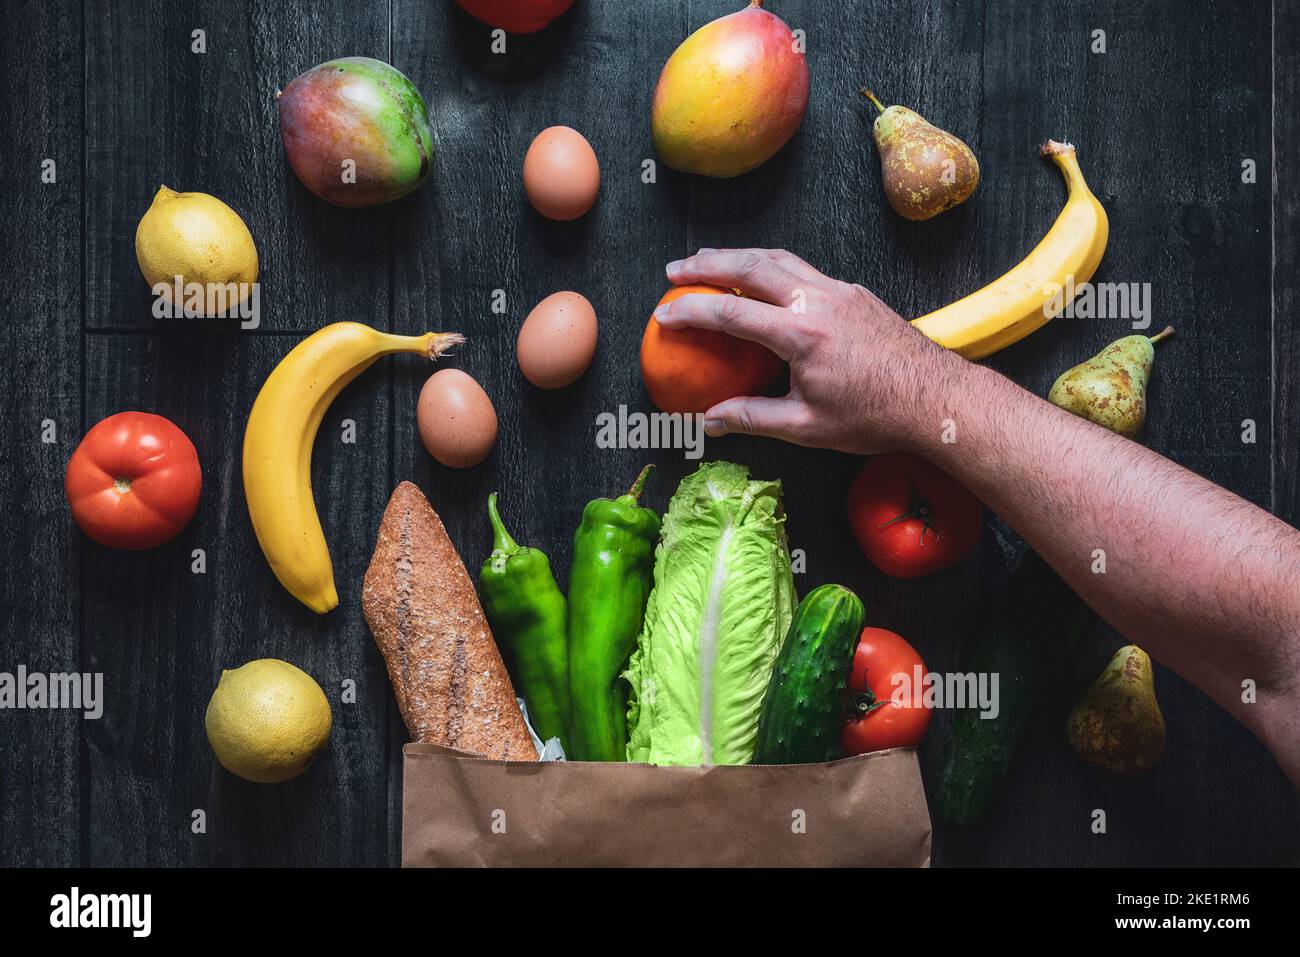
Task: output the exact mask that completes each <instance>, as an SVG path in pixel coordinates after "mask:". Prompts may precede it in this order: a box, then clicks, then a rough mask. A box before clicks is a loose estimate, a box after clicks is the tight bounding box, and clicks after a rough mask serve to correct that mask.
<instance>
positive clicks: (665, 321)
mask: <svg viewBox="0 0 1300 957" xmlns="http://www.w3.org/2000/svg"><path fill="white" fill-rule="evenodd" d="M655 319H657V320H658V322H659V324H660V325H661V326H663V327H664V328H665V329H677V328H681V327H683V326H689V327H690V328H693V329H712V330H715V331H717V332H725V333H727V335H730V336H735V337H736V338H738V339H748V340H750V341H751V342H757V343H759V344H760V345H764V346H767V348H769V349H771V350H772V351H773V352H775V353H776V354H777V355H778V356H779V357H780V358H781V359H782V360H784V361H786V362H789V361H790V357H791V356H792V355H794V349H795V345H796V343H795V338H796V337H795V332H794V329H793V324H792V323H791V322H790V321H789V320H790V319H791V314H790V313H789V312H787V311H786V310H784V309H778V308H777V307H776V306H773V305H770V304H769V303H766V302H759V301H758V300H757V299H742V298H740V297H739V296H732V295H721V296H719V295H714V294H712V293H690V294H688V295H685V296H682V297H681V298H680V299H674V300H673V301H672V302H666V303H664V304H663V305H661V306H659V308H657V309H656V310H655Z"/></svg>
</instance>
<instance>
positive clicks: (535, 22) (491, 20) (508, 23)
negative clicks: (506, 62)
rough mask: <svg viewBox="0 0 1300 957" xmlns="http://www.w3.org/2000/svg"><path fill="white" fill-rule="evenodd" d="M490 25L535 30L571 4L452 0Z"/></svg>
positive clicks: (534, 0)
mask: <svg viewBox="0 0 1300 957" xmlns="http://www.w3.org/2000/svg"><path fill="white" fill-rule="evenodd" d="M456 2H457V3H458V4H460V5H461V6H462V7H464V8H465V9H466V10H468V11H469V12H470V13H472V14H473V15H474V16H476V17H478V18H479V19H480V20H482V21H483V22H484V23H486V24H487V25H488V26H491V27H500V28H501V29H502V30H505V31H507V32H508V33H536V32H537V31H538V30H541V29H543V28H544V27H546V26H547V25H548V24H549V23H550V22H551V21H552V20H554V19H555V18H556V17H558V16H559V15H560V14H562V13H563V12H564V11H565V10H568V9H569V7H571V6H573V0H456Z"/></svg>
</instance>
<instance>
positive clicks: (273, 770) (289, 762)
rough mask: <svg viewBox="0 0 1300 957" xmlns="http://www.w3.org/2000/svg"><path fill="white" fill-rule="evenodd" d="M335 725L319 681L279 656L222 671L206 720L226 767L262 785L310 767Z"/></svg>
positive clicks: (216, 748) (209, 735)
mask: <svg viewBox="0 0 1300 957" xmlns="http://www.w3.org/2000/svg"><path fill="white" fill-rule="evenodd" d="M333 723H334V719H333V716H332V715H331V714H330V704H329V701H327V700H326V698H325V692H324V691H322V690H321V687H320V685H318V684H317V683H316V681H315V679H313V678H312V676H311V675H309V674H307V672H305V671H302V670H301V669H299V668H295V667H294V666H293V665H291V664H289V662H287V661H280V660H279V659H277V658H260V659H258V660H257V661H250V662H249V663H248V664H246V665H244V666H243V667H242V668H236V669H235V670H234V671H223V672H221V680H220V681H219V682H217V690H216V691H214V692H212V700H211V701H209V702H208V713H207V716H206V717H205V718H204V721H203V724H204V726H205V727H206V728H207V731H208V743H209V744H211V745H212V750H213V751H214V752H216V755H217V760H218V761H220V762H221V766H222V767H224V768H225V769H226V770H227V771H230V772H231V773H232V774H238V775H239V776H240V777H241V778H245V779H246V780H249V781H257V782H258V783H260V784H274V783H276V782H279V781H287V780H289V779H290V778H293V777H297V776H298V775H299V774H301V773H302V772H303V771H305V770H306V769H307V766H308V765H309V764H311V763H312V761H314V760H315V759H316V755H317V754H318V753H319V752H320V750H321V748H323V747H324V746H325V742H326V741H328V740H329V736H330V728H331V726H332V725H333Z"/></svg>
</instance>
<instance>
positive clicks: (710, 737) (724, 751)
mask: <svg viewBox="0 0 1300 957" xmlns="http://www.w3.org/2000/svg"><path fill="white" fill-rule="evenodd" d="M794 606H795V594H794V577H793V575H792V574H791V571H790V552H789V548H788V546H787V544H786V537H785V510H784V509H783V508H782V506H781V483H780V482H779V481H771V482H759V481H750V480H749V470H748V469H746V468H745V467H744V466H741V465H733V464H732V463H730V462H710V463H707V464H705V465H703V466H701V467H700V469H699V470H698V471H697V472H695V473H694V474H693V475H689V476H687V477H686V478H685V479H683V480H682V483H681V485H680V486H678V488H677V492H676V494H674V495H673V498H672V501H671V502H670V503H669V505H668V514H667V515H666V516H665V517H664V522H663V532H662V537H661V539H660V542H659V546H658V548H657V549H656V552H655V578H654V590H653V591H652V592H651V593H650V601H649V604H648V605H647V607H646V615H645V624H644V626H643V627H642V630H641V636H640V638H639V639H638V642H637V648H636V651H634V652H633V653H632V658H631V661H630V662H629V664H628V670H627V672H626V673H625V677H626V678H627V680H628V681H629V682H630V683H631V685H632V694H631V702H630V705H629V707H628V722H627V723H628V731H629V741H628V760H629V761H640V762H646V763H650V764H680V765H699V764H747V763H748V762H749V760H750V759H751V758H752V757H753V754H754V742H755V737H756V734H757V731H758V714H759V710H760V708H761V706H762V703H763V694H764V692H765V691H766V690H767V685H768V681H769V679H770V678H771V675H772V667H773V665H774V663H775V662H776V657H777V653H778V652H779V651H780V650H781V643H782V641H783V640H784V639H785V635H786V631H787V629H788V628H789V626H790V618H791V615H792V614H793V611H794Z"/></svg>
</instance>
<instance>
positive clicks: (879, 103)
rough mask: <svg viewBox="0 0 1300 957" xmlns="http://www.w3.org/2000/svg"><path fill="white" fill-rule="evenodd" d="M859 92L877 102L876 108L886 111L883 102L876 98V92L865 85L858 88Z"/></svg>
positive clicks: (874, 102)
mask: <svg viewBox="0 0 1300 957" xmlns="http://www.w3.org/2000/svg"><path fill="white" fill-rule="evenodd" d="M858 92H859V93H861V94H862V95H863V96H865V97H866V98H867V99H868V100H870V101H871V102H872V103H873V104H875V107H876V109H878V110H879V111H880V112H881V113H883V112H885V107H884V106H883V105H882V104H881V102H880V101H879V100H878V99H876V94H874V93H872V92H871V91H870V90H868V89H867V88H866V87H865V86H864V87H863V88H862V89H860V90H858Z"/></svg>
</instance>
